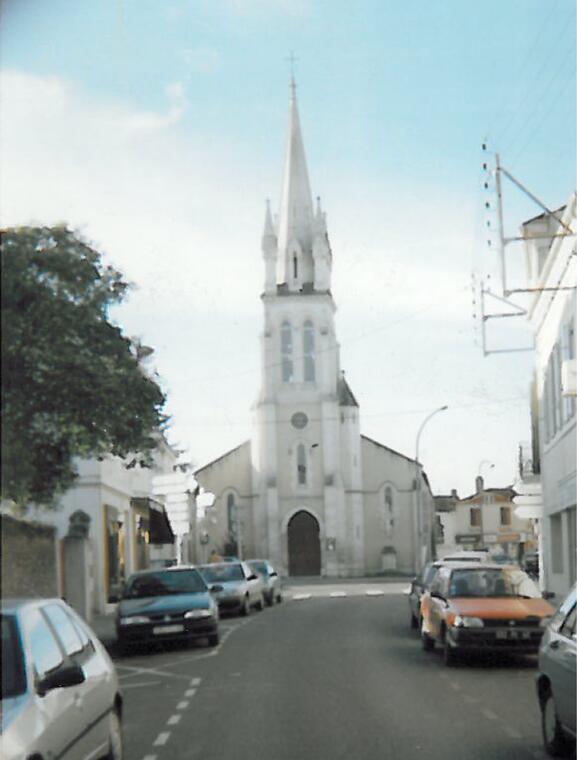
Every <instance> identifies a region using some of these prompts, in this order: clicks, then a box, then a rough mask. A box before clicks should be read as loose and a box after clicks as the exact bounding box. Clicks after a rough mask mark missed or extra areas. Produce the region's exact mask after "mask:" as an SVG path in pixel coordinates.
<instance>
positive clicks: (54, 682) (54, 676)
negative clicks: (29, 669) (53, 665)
mask: <svg viewBox="0 0 577 760" xmlns="http://www.w3.org/2000/svg"><path fill="white" fill-rule="evenodd" d="M85 680H86V676H85V675H84V671H83V670H82V668H81V667H80V665H77V664H76V663H73V664H71V665H61V666H60V667H59V668H57V669H56V670H55V671H54V672H53V673H50V674H49V675H47V676H45V677H44V678H42V679H41V680H40V681H39V682H38V684H37V686H36V691H37V692H38V694H39V696H41V697H43V696H44V695H45V694H46V693H47V692H49V691H51V690H52V689H66V688H68V687H69V686H78V684H81V683H84V681H85Z"/></svg>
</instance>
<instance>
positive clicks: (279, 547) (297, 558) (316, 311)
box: [195, 82, 433, 577]
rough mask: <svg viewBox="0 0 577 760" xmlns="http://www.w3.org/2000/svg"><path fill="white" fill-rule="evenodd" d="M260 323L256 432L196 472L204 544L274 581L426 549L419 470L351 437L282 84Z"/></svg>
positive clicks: (390, 565)
mask: <svg viewBox="0 0 577 760" xmlns="http://www.w3.org/2000/svg"><path fill="white" fill-rule="evenodd" d="M262 254H263V258H264V274H265V276H264V292H263V293H262V296H261V298H262V302H263V307H264V324H263V329H262V333H261V363H262V373H261V383H260V389H259V392H258V396H257V399H256V403H255V406H254V433H253V436H252V438H251V440H249V441H246V442H244V443H243V444H241V445H240V446H238V447H237V448H235V449H233V450H232V451H230V452H228V453H226V454H224V455H223V456H221V457H219V458H218V459H216V460H215V461H213V462H211V463H209V464H207V465H205V466H204V467H201V468H200V469H199V470H197V471H196V473H195V475H196V478H197V480H198V482H199V484H200V485H201V486H202V487H203V488H204V489H205V490H206V491H210V492H212V493H213V494H214V495H215V504H214V507H213V510H212V516H211V519H210V520H208V521H206V520H205V525H206V528H205V532H204V540H205V542H206V544H207V546H208V548H215V549H216V550H217V552H218V553H220V554H223V553H225V554H227V553H235V554H238V555H241V556H242V557H247V558H248V557H263V558H265V557H266V558H269V559H270V560H271V561H272V562H273V564H275V565H276V566H277V567H278V568H279V570H280V572H281V573H282V574H285V575H307V576H308V575H327V576H334V577H346V576H361V575H366V574H369V575H370V574H378V573H380V572H382V571H383V570H387V569H391V570H393V569H397V570H400V571H411V570H414V569H416V568H418V567H420V566H421V565H422V563H423V562H424V561H425V560H426V559H427V558H428V557H429V555H430V546H431V538H430V537H431V529H432V522H433V521H432V515H433V499H432V494H431V491H430V488H429V485H428V481H427V478H426V475H425V474H424V472H423V470H422V467H421V465H420V464H418V463H417V462H415V461H414V460H413V459H410V458H409V457H407V456H404V455H403V454H400V453H398V452H396V451H393V450H392V449H390V448H388V447H386V446H384V445H382V444H380V443H378V442H376V441H373V440H372V439H370V438H368V437H366V436H363V435H361V433H360V421H359V404H358V402H357V400H356V398H355V396H354V395H353V393H352V391H351V389H350V387H349V385H348V383H347V381H346V379H345V376H344V373H343V371H342V370H341V365H340V356H339V344H338V341H337V337H336V332H335V321H334V317H335V311H336V305H335V302H334V299H333V296H332V294H331V270H332V251H331V247H330V244H329V238H328V233H327V225H326V216H325V213H324V212H323V210H322V208H321V205H320V200H319V199H317V201H316V203H313V199H312V194H311V189H310V183H309V176H308V169H307V163H306V160H305V151H304V144H303V139H302V133H301V126H300V120H299V114H298V106H297V99H296V93H295V86H294V82H293V83H291V95H290V114H289V130H288V140H287V148H286V157H285V166H284V174H283V183H282V195H281V202H280V208H279V213H278V216H276V217H275V219H274V220H273V216H272V214H271V210H270V206H269V205H268V203H267V209H266V215H265V224H264V231H263V237H262Z"/></svg>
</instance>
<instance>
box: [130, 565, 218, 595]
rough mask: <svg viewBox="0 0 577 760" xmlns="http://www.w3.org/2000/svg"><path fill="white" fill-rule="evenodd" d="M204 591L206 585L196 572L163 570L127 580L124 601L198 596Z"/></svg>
mask: <svg viewBox="0 0 577 760" xmlns="http://www.w3.org/2000/svg"><path fill="white" fill-rule="evenodd" d="M205 591H206V583H205V582H204V580H203V579H202V576H201V575H200V573H199V572H197V571H196V570H165V571H159V572H156V573H144V574H143V575H135V576H133V577H132V578H129V580H128V584H127V586H126V590H125V592H124V594H123V597H124V598H125V599H140V598H142V597H145V596H166V595H168V594H200V593H203V592H205Z"/></svg>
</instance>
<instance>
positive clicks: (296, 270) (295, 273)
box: [293, 254, 299, 280]
mask: <svg viewBox="0 0 577 760" xmlns="http://www.w3.org/2000/svg"><path fill="white" fill-rule="evenodd" d="M298 276H299V260H298V258H297V256H296V254H295V255H294V256H293V277H294V279H295V280H296V279H297V277H298Z"/></svg>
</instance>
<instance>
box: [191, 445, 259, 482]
mask: <svg viewBox="0 0 577 760" xmlns="http://www.w3.org/2000/svg"><path fill="white" fill-rule="evenodd" d="M247 445H249V446H250V440H248V441H243V442H242V443H239V445H238V446H235V447H234V449H230V450H229V451H227V452H226V453H224V454H221V455H220V456H219V457H217V458H216V459H213V460H212V462H208V463H207V464H204V465H203V466H202V467H199V468H198V470H195V471H194V474H195V475H196V474H197V473H199V472H202V471H203V470H207V469H208V468H209V467H212V466H213V464H216V463H217V462H220V461H221V460H222V459H226V457H228V456H230V455H231V454H233V453H234V452H235V451H238V450H239V449H242V447H243V446H247Z"/></svg>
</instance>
